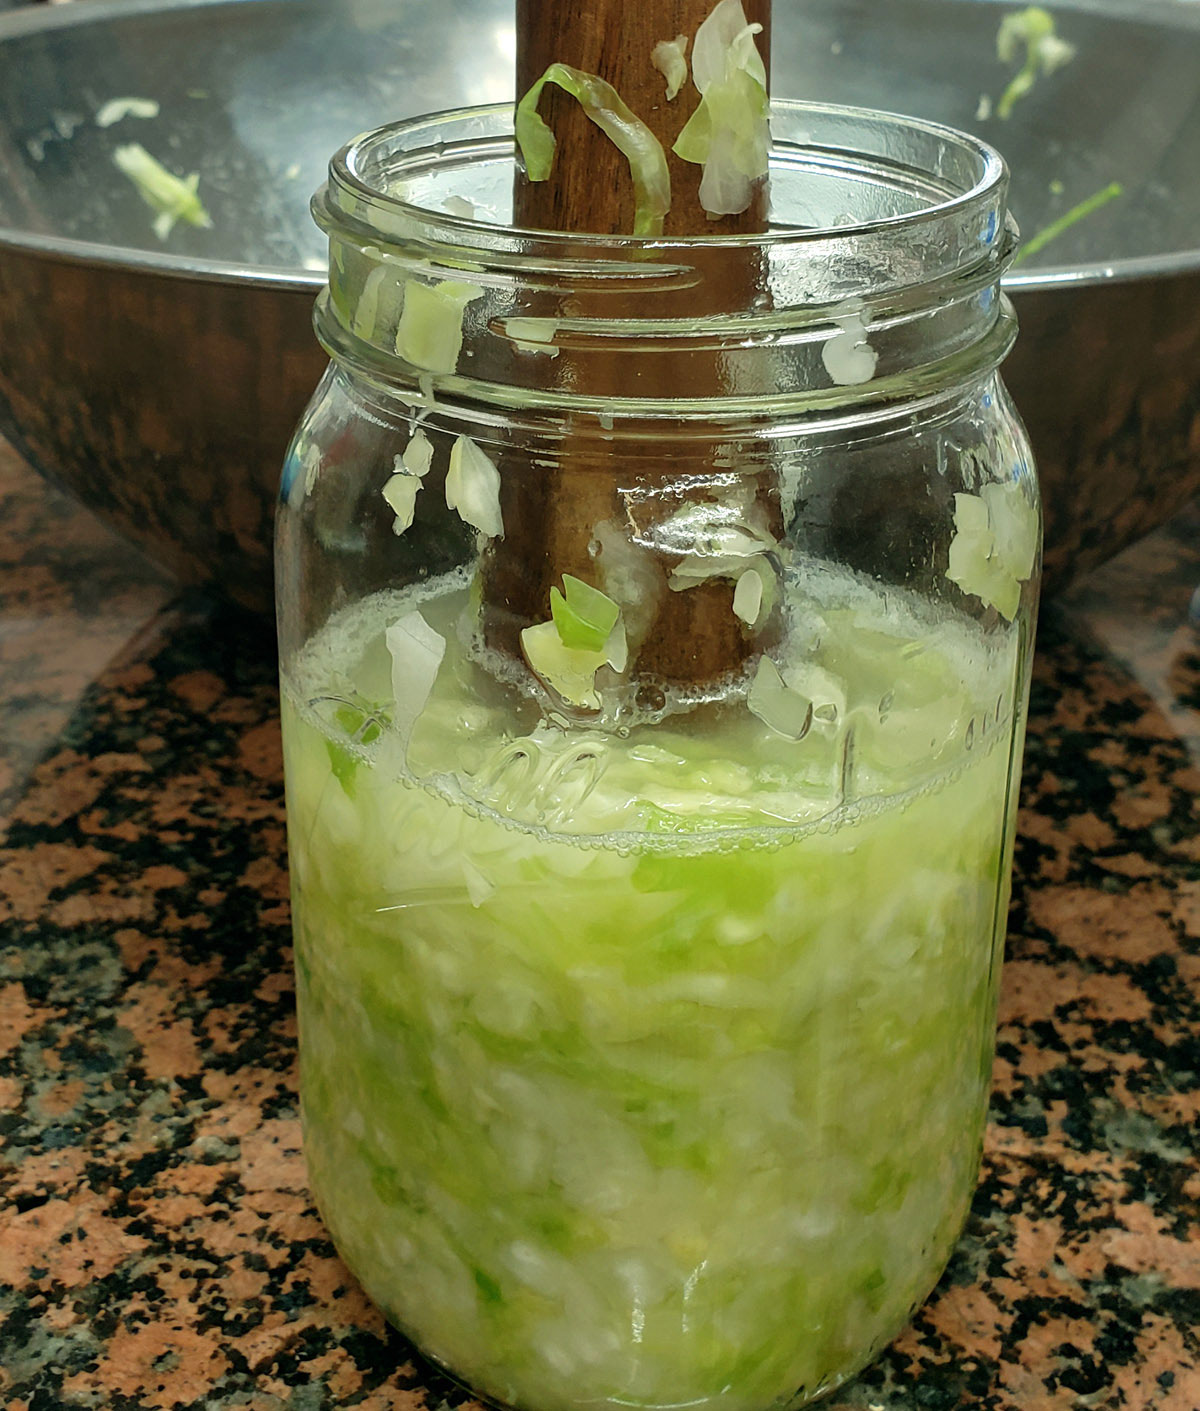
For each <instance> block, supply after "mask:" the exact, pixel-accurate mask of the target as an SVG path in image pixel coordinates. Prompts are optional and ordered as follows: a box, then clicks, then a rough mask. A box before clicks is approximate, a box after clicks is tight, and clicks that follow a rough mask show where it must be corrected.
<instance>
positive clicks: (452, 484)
mask: <svg viewBox="0 0 1200 1411" xmlns="http://www.w3.org/2000/svg"><path fill="white" fill-rule="evenodd" d="M446 507H447V508H448V509H452V510H457V511H458V514H459V517H460V518H461V519H462V520H463V521H464V523H466V524H470V525H472V526H474V528H476V529H478V530H479V532H480V533H481V534H486V535H487V536H488V538H489V539H496V538H500V539H502V538H503V537H504V520H503V518H502V516H501V513H500V472H499V471H498V470H497V469H496V467H495V466H494V465H493V464H492V462H491V461H490V460H489V459H488V457H487V455H486V454H485V453H484V452H483V451H482V450H481V449H480V447H479V446H478V445H477V444H476V443H475V442H474V441H472V440H471V438H470V437H469V436H459V437H458V438H457V440H456V441H455V442H454V445H453V446H452V447H451V448H450V469H449V470H448V471H447V472H446Z"/></svg>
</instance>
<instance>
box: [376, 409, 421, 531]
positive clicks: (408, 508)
mask: <svg viewBox="0 0 1200 1411" xmlns="http://www.w3.org/2000/svg"><path fill="white" fill-rule="evenodd" d="M432 462H433V445H432V443H431V442H430V440H429V437H428V436H426V435H425V433H424V432H423V431H422V430H421V429H420V427H418V428H417V430H416V431H415V432H414V433H413V435H412V437H411V439H410V440H409V443H408V445H407V446H405V448H404V450H403V451H401V453H400V454H399V455H398V456H395V457H394V458H393V461H392V466H393V473H392V475H391V476H390V478H389V479H388V482H387V484H386V485H385V486H384V487H383V489H382V490H381V491H380V493H381V494H382V495H383V498H384V499H385V500H386V501H387V502H388V504H389V505H390V506H391V507H392V510H393V511H394V512H395V515H396V518H395V520H394V521H393V522H392V532H393V533H394V534H403V533H404V531H405V530H406V529H408V528H410V527H411V525H412V522H413V515H414V514H415V512H416V506H417V492H418V491H419V490H420V489H421V480H422V478H423V477H424V476H426V475H428V474H429V467H430V465H431V464H432Z"/></svg>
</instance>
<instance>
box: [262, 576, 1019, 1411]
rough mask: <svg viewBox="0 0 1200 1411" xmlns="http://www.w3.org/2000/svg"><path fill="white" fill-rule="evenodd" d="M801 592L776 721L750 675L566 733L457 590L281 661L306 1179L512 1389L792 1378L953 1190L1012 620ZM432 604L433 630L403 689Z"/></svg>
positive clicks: (572, 1394)
mask: <svg viewBox="0 0 1200 1411" xmlns="http://www.w3.org/2000/svg"><path fill="white" fill-rule="evenodd" d="M787 593H788V599H789V612H788V622H789V631H788V636H787V639H786V641H785V642H784V644H783V645H782V646H781V647H780V648H779V649H776V650H773V652H772V655H773V657H774V658H775V659H776V660H777V661H780V662H790V663H791V667H790V668H788V669H785V668H784V667H783V666H781V672H782V675H783V676H785V677H787V678H788V681H789V685H790V687H791V688H792V689H793V690H794V691H795V692H796V693H797V694H798V695H800V694H801V693H802V696H803V698H805V699H807V700H808V701H809V702H810V703H811V707H812V709H811V712H810V713H809V714H808V715H806V717H805V718H804V719H803V720H802V721H800V722H799V723H798V724H797V725H796V726H795V728H792V729H790V730H787V731H781V730H780V729H778V728H772V727H771V726H770V725H768V724H767V723H766V722H765V721H764V720H763V719H761V718H759V716H758V715H757V714H755V713H754V712H753V711H752V710H750V709H747V698H746V690H745V687H744V685H743V687H742V688H741V690H740V692H739V691H738V690H734V691H731V692H730V694H729V696H728V698H727V699H719V700H710V701H704V702H695V701H693V702H686V701H680V702H671V701H669V700H667V701H665V703H663V704H662V707H661V709H658V710H657V712H656V714H655V716H654V717H653V719H652V720H647V719H639V718H638V717H637V716H636V715H634V714H631V715H630V716H629V717H628V718H627V719H624V720H615V721H613V720H608V721H604V720H597V721H596V722H595V723H594V724H589V723H588V722H587V720H586V718H585V719H581V718H579V717H576V718H573V719H567V718H566V717H565V716H563V715H562V714H560V713H559V712H557V711H556V710H555V709H554V708H553V707H551V706H550V705H548V703H547V702H546V701H545V700H542V701H540V702H539V701H537V700H534V699H532V698H530V697H529V696H527V695H523V694H522V693H521V690H520V689H519V687H518V686H517V685H516V684H515V683H512V682H508V681H505V680H504V679H503V676H502V674H500V673H499V671H498V670H497V669H496V668H495V665H494V664H491V666H490V667H489V663H488V662H487V661H486V660H484V659H482V658H481V656H480V653H479V650H478V647H477V645H476V644H475V643H474V642H473V641H472V634H471V630H470V626H469V624H470V621H471V616H472V614H471V609H470V604H469V598H470V591H469V588H468V587H467V585H466V583H465V582H464V581H463V580H461V579H456V578H449V579H446V580H443V581H441V582H439V583H433V584H429V585H425V586H423V587H422V588H421V589H420V590H419V591H414V592H413V593H410V594H404V593H391V594H386V595H383V596H380V597H377V598H374V599H371V600H368V601H367V602H365V603H363V604H360V605H359V606H357V607H355V608H353V609H351V610H349V611H348V612H347V613H345V614H343V615H342V616H340V617H336V618H334V619H333V620H332V622H331V623H330V624H329V625H328V626H327V627H326V628H325V629H324V630H323V631H322V633H321V634H319V635H318V636H317V637H316V638H315V639H314V640H313V641H312V642H310V643H309V645H308V647H307V648H306V649H305V651H304V652H303V653H302V654H301V656H300V657H299V659H298V661H297V662H296V663H295V664H294V666H293V669H292V670H291V671H290V673H289V674H288V676H287V677H286V679H285V682H284V727H285V746H286V752H287V780H288V791H289V801H288V803H289V838H290V849H291V859H292V869H293V889H294V901H295V911H296V939H297V957H296V958H297V973H298V983H299V1012H300V1024H301V1031H302V1055H303V1057H302V1093H303V1112H304V1122H305V1141H306V1150H307V1155H308V1161H309V1167H310V1173H311V1181H312V1186H313V1189H314V1191H315V1194H316V1197H317V1200H318V1202H319V1205H320V1208H321V1211H322V1213H323V1215H324V1218H325V1219H326V1221H327V1223H328V1225H329V1228H330V1230H331V1232H332V1234H333V1236H334V1239H335V1241H336V1243H337V1245H338V1248H339V1250H340V1251H341V1252H342V1254H343V1256H344V1257H345V1258H346V1260H347V1262H348V1263H349V1265H350V1266H351V1268H352V1269H353V1270H354V1272H355V1273H356V1274H357V1275H358V1277H359V1278H360V1279H361V1281H362V1282H363V1284H364V1286H365V1288H366V1289H367V1291H368V1293H369V1294H370V1295H371V1297H372V1298H373V1299H374V1300H375V1301H376V1302H377V1303H378V1304H379V1305H380V1306H381V1307H382V1308H383V1309H384V1310H385V1312H386V1313H387V1315H388V1316H389V1317H390V1318H391V1319H392V1320H394V1321H395V1322H396V1323H397V1324H398V1325H399V1327H400V1328H402V1329H403V1330H404V1331H405V1332H407V1333H408V1334H409V1335H410V1336H411V1337H413V1338H414V1339H415V1341H416V1342H417V1343H418V1344H419V1346H420V1347H421V1348H422V1349H423V1350H424V1351H425V1352H426V1353H427V1354H428V1355H430V1356H431V1357H433V1358H435V1359H437V1360H439V1361H440V1362H443V1363H444V1364H446V1365H447V1366H449V1367H452V1368H454V1369H455V1372H456V1373H457V1374H458V1375H460V1376H462V1377H464V1378H465V1379H466V1380H467V1381H468V1382H469V1383H470V1384H471V1385H472V1386H473V1387H474V1388H475V1389H476V1390H477V1391H479V1392H480V1393H482V1394H484V1395H486V1396H489V1397H492V1398H494V1399H496V1400H498V1401H502V1402H508V1403H517V1404H520V1405H522V1406H524V1407H529V1408H538V1411H540V1409H541V1408H546V1411H553V1409H554V1408H567V1407H582V1406H596V1405H603V1404H612V1405H614V1406H636V1407H682V1406H689V1407H692V1406H710V1405H711V1406H714V1407H715V1406H721V1407H728V1408H743V1407H744V1408H756V1409H757V1408H762V1407H765V1406H770V1405H772V1404H779V1405H783V1404H786V1403H787V1402H789V1401H790V1400H792V1399H793V1398H794V1397H795V1396H796V1395H797V1394H803V1395H812V1394H813V1393H814V1392H815V1391H816V1390H817V1389H819V1388H821V1387H822V1386H825V1385H829V1384H833V1383H835V1382H836V1381H838V1380H842V1379H844V1378H845V1377H846V1376H848V1375H850V1374H851V1373H852V1372H853V1371H854V1370H856V1369H857V1367H858V1366H860V1365H862V1363H863V1362H864V1361H865V1360H866V1357H867V1351H866V1350H868V1349H869V1350H870V1351H874V1350H876V1349H877V1348H878V1347H879V1346H881V1345H882V1344H883V1343H885V1342H886V1341H888V1340H889V1339H890V1338H891V1337H892V1336H894V1335H895V1333H896V1332H897V1331H898V1330H899V1328H900V1327H901V1326H902V1325H903V1323H904V1321H905V1319H906V1318H907V1316H908V1314H909V1313H910V1311H911V1310H912V1308H913V1307H914V1306H915V1305H916V1304H917V1303H919V1302H920V1300H922V1299H923V1298H924V1297H925V1295H926V1294H927V1293H928V1292H929V1289H930V1287H931V1285H932V1283H933V1282H934V1280H935V1279H936V1277H937V1275H938V1273H939V1272H940V1270H941V1268H942V1267H943V1265H944V1263H945V1260H946V1258H947V1257H948V1254H949V1251H950V1248H951V1246H952V1244H953V1242H954V1240H955V1238H956V1236H957V1234H958V1231H959V1228H960V1225H961V1223H962V1220H963V1218H964V1216H965V1213H966V1209H967V1205H968V1201H969V1199H970V1195H971V1192H972V1189H973V1185H974V1181H975V1178H976V1167H977V1161H978V1152H979V1145H980V1140H981V1135H982V1127H983V1120H984V1112H985V1107H986V1098H987V1090H988V1077H989V1071H990V1058H991V1049H992V1033H993V1025H994V1006H995V992H994V991H995V976H996V970H997V967H998V961H999V955H998V949H999V945H1000V942H1001V939H1002V935H1003V919H1004V903H1005V899H1006V898H1007V881H1006V879H1007V874H1008V868H1009V853H1010V849H1011V822H1010V821H1009V820H1008V819H1007V818H1006V810H1005V804H1004V800H1005V796H1006V792H1007V790H1008V785H1009V772H1010V769H1011V768H1012V761H1013V759H1014V758H1015V756H1014V754H1013V749H1014V743H1016V744H1018V745H1019V735H1020V731H1019V728H1018V727H1017V725H1016V724H1015V723H1014V711H1015V710H1017V709H1018V708H1019V703H1017V704H1016V705H1015V704H1014V701H1013V691H1014V682H1015V680H1016V679H1017V663H1016V659H1015V651H1016V648H1015V646H1013V644H1012V641H1011V638H1007V639H1006V640H1005V642H1004V643H1003V644H1001V645H998V646H993V645H991V644H990V643H989V642H988V639H987V638H986V636H985V634H984V633H983V632H982V631H980V630H977V629H976V628H975V627H974V626H973V625H972V624H970V623H968V622H967V621H966V620H963V621H962V622H957V621H955V622H934V621H933V620H932V618H931V617H927V616H925V615H924V614H927V613H928V611H929V610H928V609H918V608H917V606H915V605H913V604H908V603H907V602H906V600H904V599H903V595H899V594H893V593H889V594H888V595H887V597H886V598H885V597H884V595H883V594H882V593H881V592H879V591H878V590H877V589H874V588H871V587H869V586H866V585H864V584H863V583H861V582H859V581H858V580H856V579H854V578H852V577H851V576H850V575H839V574H834V573H833V572H825V571H819V570H816V569H814V570H812V571H807V572H806V574H805V577H804V580H803V584H802V585H801V584H799V583H793V584H791V585H789V587H788V589H787ZM414 613H419V614H420V620H421V624H422V630H423V631H425V630H426V629H427V631H428V638H429V640H430V641H440V642H442V643H444V646H443V647H438V648H437V650H435V651H433V652H431V653H430V654H429V658H428V661H427V663H426V665H427V666H428V670H427V671H425V670H423V669H417V670H415V671H414V672H412V673H411V675H412V679H414V680H417V681H418V682H423V684H420V685H419V686H418V687H416V688H414V689H415V691H416V699H413V700H407V701H406V700H405V699H403V697H404V695H405V691H406V689H407V687H406V682H407V681H408V680H409V675H408V674H406V672H404V671H399V670H396V669H395V668H396V657H395V653H394V652H393V651H392V650H389V635H388V630H389V628H390V627H391V626H392V625H393V624H394V623H396V622H397V621H400V620H403V621H409V622H411V621H414V620H415V619H414V618H413V617H412V615H413V614H414ZM998 879H1000V881H999V882H998ZM998 894H999V901H997V895H998ZM964 1134H966V1135H964Z"/></svg>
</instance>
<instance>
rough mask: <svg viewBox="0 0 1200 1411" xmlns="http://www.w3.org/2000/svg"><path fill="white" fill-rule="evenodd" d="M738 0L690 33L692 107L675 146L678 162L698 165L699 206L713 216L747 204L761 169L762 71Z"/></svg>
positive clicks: (729, 0) (756, 29) (764, 145)
mask: <svg viewBox="0 0 1200 1411" xmlns="http://www.w3.org/2000/svg"><path fill="white" fill-rule="evenodd" d="M761 31H762V25H758V24H753V25H752V24H748V23H747V21H746V12H745V11H744V10H743V9H742V5H741V0H720V3H719V4H718V5H717V6H716V7H715V8H714V9H713V11H712V13H711V14H710V15H709V16H708V18H707V19H706V20H705V21H704V22H703V23H702V24H701V25H700V28H699V29H698V30H697V31H696V42H695V44H694V45H693V46H692V82H693V83H694V84H695V85H696V88H697V89H698V90H699V92H700V105H699V107H698V108H697V109H696V111H695V112H694V113H693V114H692V116H691V117H690V118H689V119H688V122H687V124H686V125H685V127H684V129H683V131H682V132H681V133H680V134H679V137H678V139H677V140H676V142H675V146H674V151H675V153H676V155H677V156H679V157H681V158H682V159H683V160H684V161H685V162H695V163H697V164H699V165H700V166H702V167H703V168H704V174H703V176H702V177H701V179H700V204H701V206H703V207H704V209H705V211H707V212H708V214H709V216H710V217H712V218H715V217H717V216H722V215H736V214H737V213H738V212H740V211H744V210H746V209H747V207H748V206H749V205H750V201H751V199H752V197H753V194H754V184H755V182H757V181H759V180H760V179H761V178H762V177H764V176H766V174H767V168H768V165H769V151H770V124H769V106H768V101H767V71H766V67H765V65H764V64H763V60H762V55H761V54H760V53H759V52H758V49H757V47H756V46H755V43H754V36H755V35H756V34H759V33H761Z"/></svg>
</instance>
